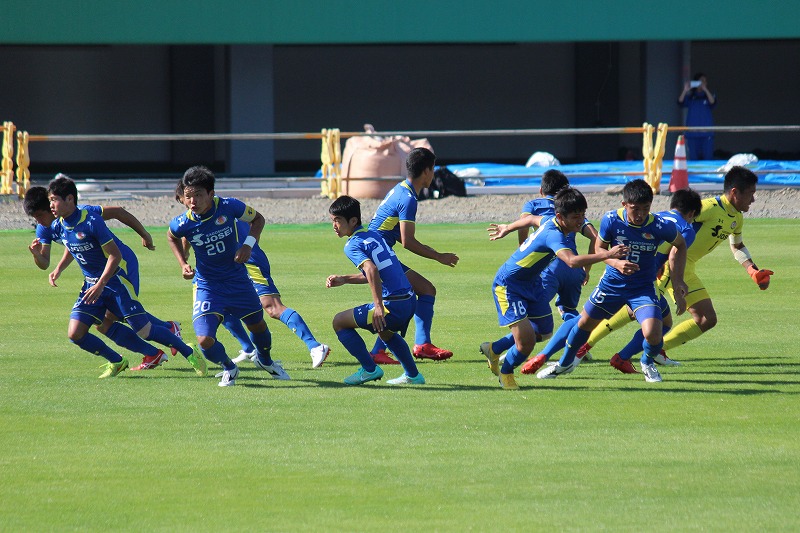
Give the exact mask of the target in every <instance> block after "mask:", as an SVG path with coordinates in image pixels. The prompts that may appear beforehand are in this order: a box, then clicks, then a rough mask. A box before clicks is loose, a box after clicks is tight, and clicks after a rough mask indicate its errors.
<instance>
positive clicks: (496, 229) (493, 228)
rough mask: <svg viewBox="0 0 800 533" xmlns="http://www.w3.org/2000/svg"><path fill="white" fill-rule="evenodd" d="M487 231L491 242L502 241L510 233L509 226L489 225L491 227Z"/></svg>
mask: <svg viewBox="0 0 800 533" xmlns="http://www.w3.org/2000/svg"><path fill="white" fill-rule="evenodd" d="M486 231H488V232H489V240H490V241H496V240H497V239H502V238H503V237H505V236H506V235H508V233H509V231H508V224H489V227H488V228H486Z"/></svg>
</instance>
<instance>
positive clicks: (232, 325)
mask: <svg viewBox="0 0 800 533" xmlns="http://www.w3.org/2000/svg"><path fill="white" fill-rule="evenodd" d="M222 325H223V326H225V329H227V330H228V331H229V332H230V334H231V335H233V338H234V339H236V340H237V341H238V342H239V344H240V345H241V346H242V350H243V351H245V352H247V353H253V352H255V351H256V347H255V346H253V343H252V342H251V341H250V336H249V335H248V334H247V330H246V329H245V328H244V326H243V325H242V321H241V320H239V319H238V318H236V317H235V316H233V315H231V314H227V313H226V314H225V317H224V320H223V321H222Z"/></svg>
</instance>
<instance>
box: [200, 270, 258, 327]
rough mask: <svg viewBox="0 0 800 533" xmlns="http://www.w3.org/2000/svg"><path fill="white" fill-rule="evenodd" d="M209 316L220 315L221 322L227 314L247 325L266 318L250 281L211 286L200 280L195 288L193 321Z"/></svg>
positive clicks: (217, 283)
mask: <svg viewBox="0 0 800 533" xmlns="http://www.w3.org/2000/svg"><path fill="white" fill-rule="evenodd" d="M209 314H213V315H218V316H219V318H220V320H223V317H224V316H225V314H231V315H233V316H234V317H236V318H238V319H240V320H242V321H243V322H244V323H245V324H252V323H257V322H260V321H261V320H263V318H264V314H263V311H262V309H261V301H260V300H259V299H258V295H257V294H256V291H255V290H254V289H253V284H252V283H250V282H249V281H246V282H244V283H242V282H236V283H220V282H215V283H214V284H213V286H211V284H209V283H208V282H207V281H205V280H198V282H197V283H196V284H195V286H194V304H193V305H192V321H194V320H196V319H197V317H199V316H203V315H209Z"/></svg>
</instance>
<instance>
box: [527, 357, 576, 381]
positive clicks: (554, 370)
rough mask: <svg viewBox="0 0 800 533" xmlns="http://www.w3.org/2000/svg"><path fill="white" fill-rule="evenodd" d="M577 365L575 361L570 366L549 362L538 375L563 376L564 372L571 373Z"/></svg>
mask: <svg viewBox="0 0 800 533" xmlns="http://www.w3.org/2000/svg"><path fill="white" fill-rule="evenodd" d="M576 366H577V365H576V364H575V362H574V361H573V363H572V364H571V365H569V366H561V365H559V364H558V363H548V365H547V366H546V367H545V368H543V369H542V370H540V371H539V373H538V374H536V377H537V378H539V379H555V378H557V377H558V376H563V375H564V374H569V373H570V372H572V371H573V370H575V367H576Z"/></svg>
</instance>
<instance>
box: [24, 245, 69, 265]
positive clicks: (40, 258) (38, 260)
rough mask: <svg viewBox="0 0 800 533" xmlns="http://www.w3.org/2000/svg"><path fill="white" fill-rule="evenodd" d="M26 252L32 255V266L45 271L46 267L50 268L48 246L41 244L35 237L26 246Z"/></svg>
mask: <svg viewBox="0 0 800 533" xmlns="http://www.w3.org/2000/svg"><path fill="white" fill-rule="evenodd" d="M28 251H30V253H31V255H33V262H34V264H35V265H36V266H37V267H39V268H40V269H41V270H47V267H49V266H50V245H49V244H45V243H43V242H42V241H40V240H39V238H38V237H36V238H35V239H33V242H32V243H31V244H30V246H28ZM67 253H69V252H67Z"/></svg>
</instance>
